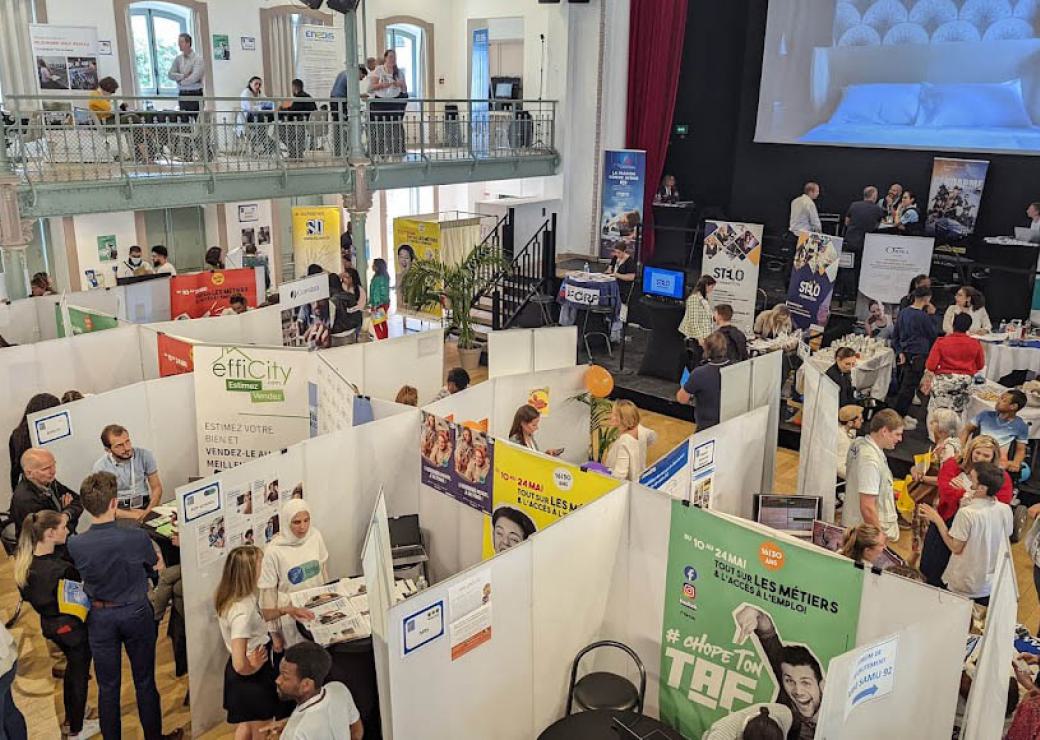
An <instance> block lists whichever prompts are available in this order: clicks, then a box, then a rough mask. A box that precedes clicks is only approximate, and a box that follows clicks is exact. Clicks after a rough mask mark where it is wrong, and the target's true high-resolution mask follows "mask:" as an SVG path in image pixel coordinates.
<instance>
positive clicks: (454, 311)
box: [401, 248, 506, 370]
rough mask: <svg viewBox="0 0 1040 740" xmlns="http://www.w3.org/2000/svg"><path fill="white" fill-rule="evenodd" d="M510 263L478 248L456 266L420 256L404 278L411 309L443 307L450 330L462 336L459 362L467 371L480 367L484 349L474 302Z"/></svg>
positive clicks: (402, 283) (403, 282)
mask: <svg viewBox="0 0 1040 740" xmlns="http://www.w3.org/2000/svg"><path fill="white" fill-rule="evenodd" d="M505 265H506V262H505V261H504V260H503V259H502V258H501V257H499V256H498V255H497V254H496V253H494V252H491V251H483V250H481V249H479V248H478V249H475V250H474V251H473V252H472V253H471V254H470V255H469V257H467V258H466V259H465V260H463V261H462V262H460V263H459V264H456V265H446V264H444V263H443V262H441V261H440V260H438V259H430V258H428V257H419V258H417V259H416V260H415V261H414V262H412V265H411V267H409V268H408V271H407V272H406V273H405V274H404V277H403V278H402V279H401V286H402V287H401V290H402V293H403V294H404V299H405V302H406V303H407V304H408V305H409V306H426V307H430V306H440V307H441V308H442V309H443V310H444V316H445V319H446V320H447V322H448V331H449V332H452V331H453V332H455V333H456V334H458V337H459V339H458V348H459V362H460V363H461V364H462V366H463V367H464V368H466V369H467V370H473V369H475V368H476V367H477V365H479V364H480V347H478V346H477V342H476V334H475V332H474V330H473V316H472V310H473V301H474V299H475V298H476V296H477V292H478V291H479V290H481V289H482V288H484V287H485V286H486V285H488V283H489V282H490V281H491V280H492V279H494V277H495V275H496V274H497V273H498V272H499V271H500V270H501V269H502V268H503V267H505Z"/></svg>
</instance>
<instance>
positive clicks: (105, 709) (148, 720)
mask: <svg viewBox="0 0 1040 740" xmlns="http://www.w3.org/2000/svg"><path fill="white" fill-rule="evenodd" d="M80 499H81V500H82V502H83V506H84V508H85V509H86V510H87V511H89V512H90V515H91V516H92V517H93V518H94V523H93V524H92V525H91V527H90V529H89V530H87V531H86V532H85V533H83V534H81V535H76V536H75V537H71V538H69V541H68V549H69V554H70V555H71V556H72V560H73V562H74V563H75V565H76V569H77V570H78V571H79V573H80V576H81V577H82V579H83V589H84V591H86V594H87V597H88V598H89V599H90V613H89V614H88V615H87V633H88V635H89V639H90V650H91V652H92V653H93V655H94V671H95V673H96V675H97V683H98V714H99V719H100V721H101V734H102V736H103V737H104V738H105V740H110V739H115V740H119V738H120V737H121V735H122V722H121V718H120V708H119V704H120V702H119V691H120V683H121V679H122V662H123V661H122V657H123V656H122V651H123V648H125V649H126V653H127V657H129V659H130V669H131V671H132V672H133V676H134V690H135V693H136V696H137V713H138V716H139V717H140V719H141V727H142V729H143V730H144V736H145V739H146V740H161V738H166V737H172V738H179V737H180V736H181V731H180V730H177V731H176V732H174V733H172V734H171V735H163V734H162V706H161V705H160V703H159V692H158V690H157V689H156V687H155V637H156V633H155V613H154V611H153V610H152V605H151V603H150V602H149V601H148V573H149V572H150V571H152V570H154V569H155V568H156V565H157V563H158V555H157V554H156V549H155V547H154V546H153V545H152V541H151V539H150V538H149V537H148V534H147V533H146V532H145V531H144V530H142V529H139V528H138V527H136V526H117V524H116V512H117V510H118V500H117V498H116V477H115V475H113V474H112V473H92V474H91V475H88V476H87V477H86V479H85V480H84V481H83V485H82V486H81V488H80Z"/></svg>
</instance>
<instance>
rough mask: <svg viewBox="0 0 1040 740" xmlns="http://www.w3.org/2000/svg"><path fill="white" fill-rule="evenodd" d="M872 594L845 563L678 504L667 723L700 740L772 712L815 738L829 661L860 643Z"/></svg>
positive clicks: (664, 656) (669, 606)
mask: <svg viewBox="0 0 1040 740" xmlns="http://www.w3.org/2000/svg"><path fill="white" fill-rule="evenodd" d="M862 589H863V571H862V570H860V569H858V568H856V567H855V566H854V565H853V563H852V562H851V561H849V560H847V559H844V558H839V557H835V556H834V555H832V554H831V553H828V552H825V551H823V550H817V549H815V548H814V547H813V546H811V545H799V544H795V543H792V542H789V541H788V540H780V539H774V538H772V537H770V536H769V535H768V534H765V533H763V532H762V531H760V530H758V529H755V528H753V527H751V526H747V525H744V524H741V523H738V522H737V521H734V520H731V519H727V518H723V517H720V516H719V515H717V514H712V513H711V512H708V511H705V510H703V509H699V508H696V507H693V506H685V505H684V504H683V502H681V501H673V502H672V514H671V528H670V534H669V543H668V570H667V573H666V575H665V602H664V623H663V625H662V627H661V637H662V639H661V678H660V710H661V719H662V720H663V721H664V722H666V723H667V724H669V725H671V726H672V727H674V728H676V729H677V730H678V731H679V732H680V733H681V734H682V735H683V737H701V736H702V735H704V734H705V733H706V732H708V731H709V730H711V729H712V728H713V727H715V725H716V723H720V724H724V723H725V722H726V718H727V717H729V715H731V714H735V713H743V712H750V714H754V715H758V714H759V713H760V712H759V710H760V708H761V707H767V708H769V709H770V715H771V716H773V717H776V716H778V715H787V714H789V715H790V716H792V717H793V721H794V728H792V730H791V732H790V733H788V735H787V736H788V737H793V738H798V737H812V735H813V732H814V730H815V727H816V722H817V720H818V718H819V711H820V704H821V702H822V700H823V692H824V689H825V687H826V674H827V666H828V664H829V663H830V660H831V659H832V658H834V657H836V656H838V655H841V654H842V653H844V652H846V651H847V650H850V649H851V648H852V647H853V646H854V645H855V641H856V629H857V626H858V623H859V607H860V598H861V592H862ZM750 707H753V709H750V710H749V708H750ZM749 716H750V715H749ZM730 722H732V719H731V720H730ZM719 729H721V727H720V728H719ZM778 736H780V735H778ZM729 737H739V734H738V735H730V736H729Z"/></svg>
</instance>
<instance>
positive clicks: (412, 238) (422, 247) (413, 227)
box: [394, 218, 441, 259]
mask: <svg viewBox="0 0 1040 740" xmlns="http://www.w3.org/2000/svg"><path fill="white" fill-rule="evenodd" d="M403 244H407V245H408V246H410V247H411V248H412V250H413V251H414V252H415V256H416V257H422V258H425V259H440V253H441V225H440V224H439V223H437V222H436V221H423V220H420V219H415V218H395V219H394V252H395V253H396V251H397V250H398V249H399V248H400V247H401V245H403Z"/></svg>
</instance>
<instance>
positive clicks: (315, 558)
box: [257, 499, 329, 652]
mask: <svg viewBox="0 0 1040 740" xmlns="http://www.w3.org/2000/svg"><path fill="white" fill-rule="evenodd" d="M281 520H282V521H281V531H280V532H279V533H278V534H277V535H275V538H274V539H273V540H271V543H270V544H269V545H268V546H267V549H265V550H264V562H263V565H262V566H261V568H260V581H259V582H258V583H257V586H258V588H259V589H260V611H261V613H262V614H263V617H264V619H266V620H267V621H268V622H272V623H276V624H272V636H273V637H274V639H275V650H276V651H277V652H280V650H279V648H283V649H284V648H286V647H291V646H292V645H295V644H296V643H297V642H300V640H301V637H300V633H299V631H298V630H297V629H296V620H300V621H310V620H312V619H314V614H313V613H312V612H311V611H309V610H307V609H300V608H297V607H294V606H293V605H292V602H291V601H290V600H289V594H291V593H293V592H294V591H301V590H303V589H305V588H313V587H315V586H320V585H322V584H324V583H325V582H326V581H327V580H328V576H327V573H326V569H325V563H326V562H327V561H328V559H329V553H328V550H326V549H325V540H324V539H323V538H322V536H321V532H319V531H318V529H317V528H316V527H313V526H311V510H310V507H308V506H307V504H306V503H305V502H304V500H303V499H290V500H289V501H287V502H285V505H284V506H282V516H281ZM279 642H282V643H283V644H282V645H279V644H278V643H279Z"/></svg>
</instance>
